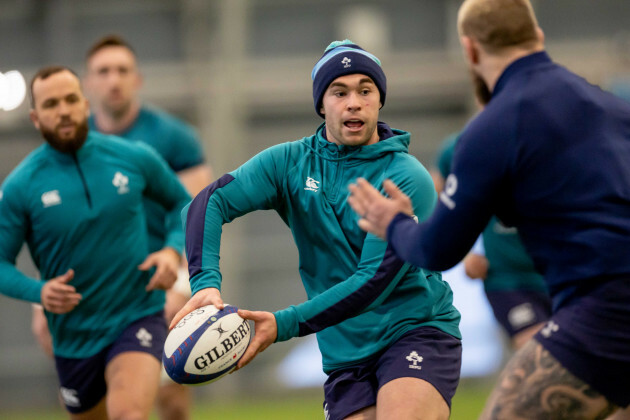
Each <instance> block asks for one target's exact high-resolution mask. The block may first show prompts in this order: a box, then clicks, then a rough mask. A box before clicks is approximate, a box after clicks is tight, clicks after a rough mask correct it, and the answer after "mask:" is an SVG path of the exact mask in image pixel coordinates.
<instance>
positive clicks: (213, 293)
mask: <svg viewBox="0 0 630 420" xmlns="http://www.w3.org/2000/svg"><path fill="white" fill-rule="evenodd" d="M206 305H214V306H216V308H217V309H223V308H224V307H225V304H224V303H223V299H221V292H219V289H217V288H215V287H209V288H207V289H201V290H200V291H198V292H197V293H195V294H194V295H193V297H191V298H190V300H189V301H188V302H187V303H186V304H185V305H184V306H183V307H182V309H180V310H179V312H177V313H176V314H175V316H174V317H173V320H172V321H171V324H170V325H169V326H168V329H169V330H172V329H173V328H174V327H175V325H177V323H178V322H179V321H181V319H182V318H183V317H185V316H186V315H188V314H189V313H191V312H192V311H194V310H195V309H197V308H201V307H202V306H206Z"/></svg>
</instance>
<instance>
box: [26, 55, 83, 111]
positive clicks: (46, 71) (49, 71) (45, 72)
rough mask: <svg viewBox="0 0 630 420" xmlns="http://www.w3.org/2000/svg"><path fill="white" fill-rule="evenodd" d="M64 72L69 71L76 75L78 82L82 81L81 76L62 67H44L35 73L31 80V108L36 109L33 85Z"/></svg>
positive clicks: (68, 68)
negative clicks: (37, 81)
mask: <svg viewBox="0 0 630 420" xmlns="http://www.w3.org/2000/svg"><path fill="white" fill-rule="evenodd" d="M62 71H69V72H70V73H72V74H74V75H75V76H76V78H77V79H78V80H81V79H79V75H78V74H77V73H76V72H75V71H74V70H72V69H71V68H70V67H66V66H60V65H53V66H46V67H42V68H41V69H39V70H38V71H37V73H35V76H33V78H32V79H31V92H30V93H31V95H30V99H31V108H35V96H34V95H33V85H34V84H35V81H36V80H37V79H42V80H46V79H48V78H49V77H50V76H52V75H53V74H56V73H61V72H62Z"/></svg>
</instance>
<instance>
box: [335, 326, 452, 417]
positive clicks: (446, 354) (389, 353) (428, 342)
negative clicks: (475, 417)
mask: <svg viewBox="0 0 630 420" xmlns="http://www.w3.org/2000/svg"><path fill="white" fill-rule="evenodd" d="M461 361H462V344H461V340H459V339H457V338H455V337H453V336H452V335H450V334H447V333H445V332H443V331H440V330H438V329H437V328H433V327H419V328H416V329H414V330H411V331H409V332H407V333H406V334H404V335H403V336H402V337H401V338H400V339H399V340H398V341H397V342H395V343H394V344H392V345H391V346H390V347H389V348H387V349H386V350H384V351H383V352H381V353H379V354H378V355H377V356H375V357H373V358H371V359H368V360H367V361H364V362H362V363H360V364H358V365H354V366H351V367H348V368H343V369H338V370H335V371H333V372H332V373H331V374H330V375H329V376H328V379H327V380H326V383H325V384H324V412H325V415H326V420H341V419H344V418H345V417H347V416H348V415H350V414H352V413H354V412H356V411H358V410H361V409H363V408H366V407H370V406H372V405H375V404H376V396H377V393H378V390H379V389H380V388H381V387H382V386H383V385H385V384H386V383H388V382H389V381H391V380H394V379H398V378H409V377H411V378H419V379H423V380H425V381H427V382H429V383H430V384H431V385H433V386H434V387H435V388H436V389H437V390H438V392H439V393H440V394H441V395H442V397H443V398H444V400H445V401H446V403H447V404H448V406H449V407H450V406H451V398H453V395H454V394H455V389H456V388H457V384H458V383H459V374H460V368H461Z"/></svg>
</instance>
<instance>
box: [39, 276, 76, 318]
mask: <svg viewBox="0 0 630 420" xmlns="http://www.w3.org/2000/svg"><path fill="white" fill-rule="evenodd" d="M73 278H74V270H72V269H70V270H68V271H66V273H65V274H62V275H61V276H57V277H54V278H52V279H50V280H48V281H47V282H46V284H44V286H43V287H42V291H41V301H42V306H43V307H44V309H46V310H47V311H48V312H52V313H55V314H65V313H67V312H70V311H71V310H73V309H74V307H75V306H77V305H78V304H79V302H80V301H81V298H82V296H81V295H80V294H79V293H77V291H76V289H75V288H74V286H71V285H69V284H68V283H69V282H70V280H72V279H73Z"/></svg>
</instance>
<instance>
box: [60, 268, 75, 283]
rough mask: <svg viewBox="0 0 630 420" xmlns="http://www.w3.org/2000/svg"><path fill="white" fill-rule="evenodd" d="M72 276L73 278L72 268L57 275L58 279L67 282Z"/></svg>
mask: <svg viewBox="0 0 630 420" xmlns="http://www.w3.org/2000/svg"><path fill="white" fill-rule="evenodd" d="M73 278H74V270H73V269H69V270H68V271H66V272H65V273H64V274H62V275H61V276H59V281H60V282H62V283H68V282H70V280H72V279H73Z"/></svg>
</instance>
